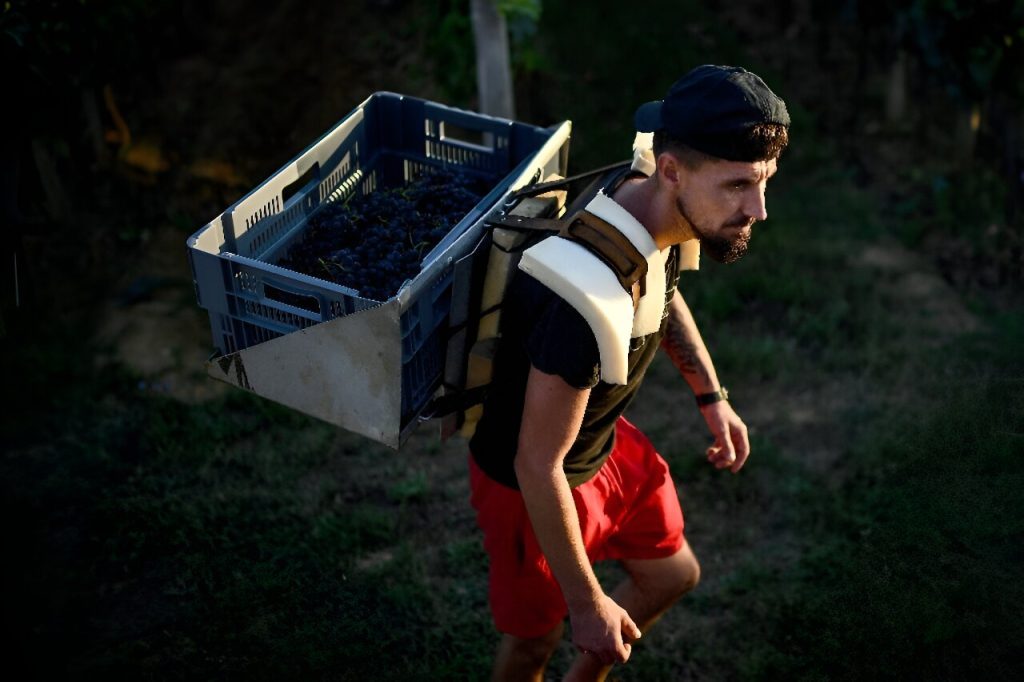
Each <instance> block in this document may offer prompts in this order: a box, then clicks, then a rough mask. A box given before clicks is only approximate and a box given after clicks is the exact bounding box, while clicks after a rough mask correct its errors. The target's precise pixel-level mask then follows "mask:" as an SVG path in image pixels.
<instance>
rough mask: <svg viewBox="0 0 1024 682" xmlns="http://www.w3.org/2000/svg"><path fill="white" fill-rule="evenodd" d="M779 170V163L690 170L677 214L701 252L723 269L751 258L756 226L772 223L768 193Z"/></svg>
mask: <svg viewBox="0 0 1024 682" xmlns="http://www.w3.org/2000/svg"><path fill="white" fill-rule="evenodd" d="M777 169H778V163H777V160H776V159H769V160H768V161H755V162H752V163H748V162H744V161H724V160H719V159H715V160H711V161H706V162H704V163H702V164H701V165H700V166H698V167H697V168H695V169H692V170H690V169H687V171H686V173H685V174H686V180H685V182H683V183H682V184H681V185H680V188H679V193H678V194H677V195H676V209H677V210H678V211H679V214H680V215H681V216H682V217H683V218H684V219H685V220H686V221H687V222H688V223H689V224H690V226H691V227H692V228H693V231H694V232H695V233H696V235H697V237H698V239H700V245H701V250H702V251H704V252H705V253H707V254H708V256H710V257H711V258H713V259H714V260H716V261H719V262H720V263H732V262H733V261H736V260H739V259H740V258H741V257H742V256H743V254H744V253H746V252H747V245H748V244H749V243H750V235H751V228H752V226H753V225H754V223H755V222H756V221H758V220H765V219H766V218H767V217H768V211H767V209H766V208H765V199H764V192H765V187H766V185H767V183H768V179H769V178H771V177H772V176H773V175H775V172H776V170H777Z"/></svg>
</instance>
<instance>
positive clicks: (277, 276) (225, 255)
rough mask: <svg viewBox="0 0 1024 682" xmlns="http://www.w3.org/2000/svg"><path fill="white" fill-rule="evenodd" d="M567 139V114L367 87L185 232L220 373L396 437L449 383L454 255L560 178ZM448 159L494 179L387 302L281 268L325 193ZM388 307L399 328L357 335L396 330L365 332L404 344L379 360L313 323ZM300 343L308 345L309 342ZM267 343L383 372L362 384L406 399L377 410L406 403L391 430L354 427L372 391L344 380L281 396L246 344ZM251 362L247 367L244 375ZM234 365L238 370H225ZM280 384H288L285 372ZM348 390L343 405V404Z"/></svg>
mask: <svg viewBox="0 0 1024 682" xmlns="http://www.w3.org/2000/svg"><path fill="white" fill-rule="evenodd" d="M568 136H569V123H568V122H565V123H563V124H561V125H559V126H554V127H552V128H542V127H538V126H533V125H528V124H525V123H520V122H515V121H509V120H506V119H499V118H495V117H491V116H485V115H482V114H477V113H473V112H469V111H464V110H460V109H455V108H452V107H447V106H444V105H441V104H437V103H434V102H430V101H427V100H423V99H418V98H414V97H408V96H403V95H399V94H395V93H388V92H381V93H375V94H374V95H372V96H370V97H369V98H368V99H366V100H365V101H364V102H363V103H362V104H360V105H359V106H358V107H357V108H356V109H355V110H353V111H352V112H351V113H350V114H349V115H348V116H346V117H345V118H344V119H342V120H341V121H340V122H339V123H338V124H337V125H335V126H334V127H333V128H332V129H331V130H329V131H328V132H327V133H325V134H324V135H323V136H322V137H321V138H320V139H318V140H317V141H315V142H314V143H313V144H311V145H310V146H309V147H307V148H306V149H305V150H304V151H303V152H302V153H301V154H299V155H298V156H297V157H295V158H294V159H293V160H292V161H290V162H289V163H288V164H286V165H285V166H284V167H282V168H281V169H280V170H278V171H277V172H276V173H275V174H274V175H272V176H271V177H270V178H268V179H267V180H266V181H264V182H263V183H262V184H260V185H259V186H258V187H256V188H255V189H254V190H252V191H251V192H249V193H248V194H246V195H245V196H244V197H243V198H242V199H241V200H239V201H238V202H237V203H236V204H234V205H233V206H231V207H230V208H228V209H227V210H226V211H224V213H222V214H221V215H219V216H218V217H217V218H215V219H214V220H213V221H211V222H210V223H209V224H208V225H206V226H204V227H203V228H202V229H200V230H199V231H198V232H196V233H195V234H194V235H193V236H192V237H190V238H189V240H188V253H189V259H190V263H191V266H192V272H193V276H194V280H195V286H196V296H197V299H198V301H199V304H200V306H202V307H203V308H205V309H206V310H207V311H208V312H209V314H210V324H211V332H212V336H213V344H214V346H215V347H216V349H217V352H216V355H218V356H220V358H218V360H216V361H214V362H213V363H212V364H211V375H213V376H217V377H218V378H222V379H225V380H229V381H231V382H232V383H236V384H238V385H240V386H243V387H244V388H248V389H249V390H253V391H255V392H257V393H260V394H261V395H265V396H266V397H269V398H271V399H275V400H278V401H279V402H284V403H285V404H291V405H292V406H294V407H296V408H297V409H300V410H303V411H306V412H308V413H310V414H316V416H320V417H323V418H325V419H327V420H328V421H331V422H332V423H336V424H339V425H341V426H345V427H346V428H350V429H351V430H354V431H358V432H360V433H366V432H367V431H369V433H366V435H370V436H372V437H374V438H376V439H377V440H381V441H382V442H389V443H390V444H392V445H395V446H397V444H398V441H400V440H401V439H402V438H404V434H405V433H406V432H407V430H408V427H409V426H410V424H411V423H412V422H413V421H414V419H415V417H416V416H417V415H418V413H419V412H420V411H422V408H423V407H424V405H425V404H426V403H427V401H428V400H429V399H430V397H431V396H432V395H433V393H434V392H435V390H436V388H437V386H438V384H439V383H440V380H441V373H442V371H443V365H444V356H445V342H446V333H447V329H446V326H447V325H446V323H447V319H448V311H449V308H450V305H451V299H452V296H451V294H452V291H451V289H452V279H453V277H452V271H453V264H454V262H455V261H456V260H457V259H458V258H460V257H461V256H462V255H463V252H464V251H465V250H466V248H468V247H469V246H470V245H471V244H470V243H471V242H472V241H473V240H472V239H471V238H466V235H467V232H470V231H471V230H473V229H474V228H475V227H477V226H479V225H480V224H481V223H482V221H483V219H484V217H485V216H486V215H487V214H488V213H490V212H491V211H493V210H495V208H496V207H497V206H498V205H499V204H500V203H501V201H502V199H503V198H504V197H505V196H506V195H507V194H508V193H509V192H510V191H511V190H512V189H514V188H515V187H519V186H522V185H524V184H526V183H528V182H531V181H533V180H535V179H537V178H538V177H540V176H546V175H548V174H551V173H560V174H564V173H565V166H566V163H567V158H568ZM446 167H447V168H451V167H455V168H457V169H458V170H460V171H461V172H464V173H470V174H475V175H477V176H479V177H481V178H484V179H486V180H488V181H489V182H491V183H492V189H491V191H490V192H489V193H488V194H487V195H486V196H485V197H484V198H483V199H482V200H481V201H480V202H479V203H478V204H477V205H476V206H475V207H474V208H473V209H472V210H471V211H470V212H469V213H467V214H466V216H465V217H463V218H462V220H460V221H459V222H458V224H456V225H454V226H453V227H452V229H451V231H450V232H449V233H448V234H447V235H446V236H445V237H444V238H443V239H442V240H441V242H440V243H439V244H438V245H437V246H436V247H435V248H434V249H433V250H431V252H430V253H428V254H427V255H426V257H425V258H424V259H423V262H422V267H421V270H420V273H419V274H418V275H417V276H416V277H415V278H413V279H411V280H408V281H407V282H406V283H405V284H404V285H403V286H402V287H401V289H400V290H399V291H398V292H397V293H396V295H394V296H393V297H392V298H391V299H389V300H388V301H386V302H380V301H374V300H370V299H367V298H364V297H362V296H360V294H359V291H358V290H355V289H350V288H347V287H344V286H341V285H338V284H335V283H333V282H329V281H326V280H321V279H318V278H315V277H312V276H309V275H305V274H302V273H298V272H295V271H292V270H288V269H285V268H282V267H279V266H277V265H275V264H274V263H275V262H277V261H278V260H279V259H281V258H282V257H283V256H284V255H285V254H286V253H287V251H288V249H289V247H290V246H291V245H292V244H294V243H295V242H296V241H297V240H300V239H301V238H302V236H303V231H304V230H305V229H306V227H307V225H308V224H309V219H310V217H311V216H312V215H313V214H314V213H315V212H316V211H317V210H318V209H319V208H320V207H321V206H323V205H325V204H327V203H328V202H332V201H337V200H341V199H344V198H346V197H348V196H351V195H352V194H354V193H359V194H365V193H368V192H371V191H373V190H375V189H378V188H387V187H394V186H399V185H402V184H405V183H408V182H410V181H412V180H414V179H415V178H417V177H418V176H419V175H420V174H422V173H423V172H425V171H429V170H432V169H437V168H446ZM385 306H387V307H390V308H393V309H394V310H384V311H382V310H377V311H376V312H375V313H373V315H374V316H376V317H380V318H381V319H385V318H387V319H388V320H391V318H395V319H394V322H395V324H394V329H391V327H390V326H388V325H387V324H383V325H381V324H377V325H376V326H374V327H373V330H372V331H370V330H367V329H363V328H362V326H363V322H366V321H365V320H364V321H362V322H360V323H356V322H353V323H352V325H350V326H351V331H350V333H349V335H350V336H351V335H360V334H362V335H367V334H371V333H372V334H376V335H378V336H384V337H387V338H376V339H373V338H365V339H362V341H363V343H365V344H371V345H372V344H376V343H380V344H392V336H393V337H394V338H395V339H397V341H396V342H395V343H397V345H398V348H397V349H392V348H390V346H386V347H384V348H382V359H380V360H379V361H368V360H366V358H363V357H359V358H356V357H345V356H344V354H338V353H337V349H336V348H334V349H332V348H331V345H330V344H326V345H325V344H324V342H323V341H318V340H317V339H316V337H317V336H318V335H320V336H324V335H326V334H327V333H328V332H324V333H323V334H320V333H319V332H316V333H314V332H313V331H312V330H313V329H314V328H316V327H318V326H320V325H323V324H324V323H328V322H336V321H338V320H342V319H344V318H348V317H349V316H357V317H358V315H368V314H369V311H371V310H376V309H378V308H381V307H385ZM337 324H338V325H341V326H344V324H343V323H340V322H338V323H337ZM375 324H376V323H375ZM295 332H303V336H302V337H301V338H300V339H299V340H294V339H293V340H291V341H288V342H283V341H281V339H282V337H290V336H293V335H294V333H295ZM330 333H338V332H330ZM324 338H326V336H324ZM348 340H349V339H348V338H347V337H345V341H346V342H347V341H348ZM304 341H308V343H307V345H308V346H309V348H307V349H306V350H304V346H303V345H302V343H303V342H304ZM268 344H274V345H273V349H274V350H275V352H276V355H274V356H273V357H275V358H276V360H275V362H278V363H281V364H282V366H287V367H290V368H291V370H290V371H293V372H300V371H302V367H305V365H303V364H302V363H301V362H300V363H296V359H295V358H294V357H292V356H293V355H295V354H302V353H313V354H314V355H315V354H317V353H319V354H320V355H326V356H329V357H311V358H309V360H308V363H307V364H309V365H311V366H318V367H320V370H319V371H321V372H324V371H327V372H332V371H335V369H336V367H335V366H334V365H330V366H327V363H341V364H342V365H345V366H346V368H347V370H348V374H345V376H346V377H351V378H352V379H353V380H360V379H361V378H362V376H361V374H360V373H362V372H370V373H373V374H375V376H377V379H376V380H375V381H373V382H371V384H370V385H369V388H367V387H364V393H368V392H370V391H371V390H374V389H376V388H378V387H379V388H380V390H381V391H385V392H390V394H397V395H398V396H400V400H394V398H395V396H394V395H390V394H389V395H388V396H386V397H387V399H386V400H384V399H382V406H381V411H382V413H387V414H386V416H385V417H384V418H383V419H385V420H391V417H392V415H391V414H390V413H389V410H391V409H392V407H393V408H394V409H396V410H398V411H399V412H400V415H399V416H398V418H397V419H394V420H393V421H394V422H395V424H394V428H391V426H390V421H389V423H388V426H387V427H386V428H385V427H381V426H380V425H374V426H371V427H368V428H366V429H362V428H360V424H359V423H356V422H359V421H367V419H368V417H367V415H366V414H365V410H364V409H363V408H365V403H366V401H367V400H369V398H367V397H365V396H364V397H362V399H361V398H360V396H358V395H352V396H346V395H344V394H345V391H346V390H348V388H349V387H346V386H341V387H339V386H337V385H322V386H318V387H317V388H316V389H312V388H311V389H310V390H320V391H330V392H331V393H332V395H328V396H326V397H325V399H324V400H325V402H327V403H330V407H329V408H324V409H320V408H317V409H312V408H308V407H305V406H304V405H301V404H299V403H301V402H303V400H304V399H303V398H301V397H294V396H290V397H288V399H281V398H280V397H276V396H275V393H276V392H278V391H277V389H276V388H273V387H271V386H270V384H269V383H264V382H269V381H271V379H270V378H269V376H267V377H266V378H261V379H259V380H256V379H255V377H257V376H260V377H263V376H264V375H267V374H268V372H269V371H270V370H269V369H268V368H266V367H262V366H261V365H262V364H263V363H264V361H262V360H260V361H257V362H256V363H255V364H254V362H253V358H256V357H260V358H262V357H264V356H265V355H267V353H268V352H269V350H268V351H267V352H264V351H263V350H261V351H259V352H255V351H253V352H248V353H247V350H248V349H252V348H253V347H255V346H261V345H268ZM335 345H342V344H341V343H340V342H335ZM247 358H248V359H247ZM396 358H398V360H397V361H396ZM243 365H244V371H239V370H240V368H242V367H243ZM392 365H400V366H396V367H392ZM225 367H230V368H231V370H230V372H229V371H228V370H226V369H223V368H225ZM286 371H287V370H286ZM310 371H316V370H310ZM220 374H224V376H220ZM254 381H255V383H254ZM274 381H277V382H283V381H287V377H279V378H278V379H275V380H274ZM337 383H338V381H337V380H336V381H335V384H337ZM355 383H356V384H359V381H355ZM339 395H340V396H341V398H340V402H339V400H335V398H337V397H338V396H339ZM352 401H360V405H359V408H360V410H355V411H357V412H361V414H359V415H357V416H356V417H351V415H345V414H340V413H343V412H345V410H346V409H349V403H350V402H352ZM384 403H386V405H385V404H384ZM354 407H355V406H352V408H353V409H354ZM350 411H352V410H350ZM318 412H319V413H318ZM324 412H327V414H324ZM393 434H400V435H394V437H392V435H393ZM392 441H394V442H392Z"/></svg>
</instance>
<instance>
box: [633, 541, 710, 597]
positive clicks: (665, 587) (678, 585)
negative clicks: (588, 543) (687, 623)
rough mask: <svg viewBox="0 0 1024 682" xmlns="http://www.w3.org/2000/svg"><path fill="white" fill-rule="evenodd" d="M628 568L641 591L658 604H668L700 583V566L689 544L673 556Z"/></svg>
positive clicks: (643, 562)
mask: <svg viewBox="0 0 1024 682" xmlns="http://www.w3.org/2000/svg"><path fill="white" fill-rule="evenodd" d="M626 568H627V570H628V571H629V573H630V577H631V578H632V579H633V581H634V583H635V584H636V585H637V587H638V588H640V589H641V590H642V591H644V592H646V593H647V594H650V595H651V596H652V597H655V598H657V599H658V600H659V601H665V602H669V603H671V602H673V601H675V600H676V599H678V598H679V597H681V596H683V595H684V594H686V593H687V592H689V591H690V590H692V589H693V588H695V587H696V586H697V583H698V582H700V564H699V563H698V562H697V557H695V556H694V555H693V551H692V550H691V549H690V546H689V545H688V544H684V545H683V547H682V549H680V550H679V551H678V552H676V553H675V554H673V555H672V556H670V557H666V558H664V559H655V560H651V561H638V562H629V563H627V566H626Z"/></svg>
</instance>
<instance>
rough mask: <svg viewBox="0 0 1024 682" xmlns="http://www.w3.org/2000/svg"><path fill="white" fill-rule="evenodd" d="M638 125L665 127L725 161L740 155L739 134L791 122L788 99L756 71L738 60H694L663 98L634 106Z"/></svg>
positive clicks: (649, 128) (647, 130)
mask: <svg viewBox="0 0 1024 682" xmlns="http://www.w3.org/2000/svg"><path fill="white" fill-rule="evenodd" d="M634 121H635V123H636V129H637V130H638V131H640V132H643V133H650V132H656V131H658V130H664V131H665V132H667V133H668V134H669V135H671V136H672V137H674V138H676V139H678V140H679V141H681V142H683V143H684V144H686V145H688V146H690V147H693V148H694V149H696V150H698V151H701V152H704V153H705V154H710V155H711V156H715V157H718V158H720V159H726V160H728V161H754V160H755V159H748V158H739V157H740V156H742V152H738V151H737V150H736V142H735V141H736V138H737V136H738V134H741V133H743V132H744V131H745V130H747V129H749V128H751V127H753V126H754V125H756V124H758V123H776V124H779V125H782V126H786V127H787V128H788V127H789V112H788V111H786V103H785V102H783V101H782V100H781V99H780V98H779V97H778V96H777V95H776V94H775V93H774V92H772V91H771V90H770V89H769V88H768V86H767V85H765V84H764V81H763V80H761V79H760V78H759V77H758V76H757V75H755V74H753V73H750V72H749V71H747V70H746V69H742V68H740V67H738V66H715V65H713V64H705V65H703V66H698V67H697V68H695V69H693V70H692V71H690V72H689V73H688V74H686V75H685V76H683V77H682V78H680V79H679V80H678V81H676V82H675V84H674V85H673V86H672V88H671V89H670V90H669V91H668V94H667V95H665V99H662V100H657V101H654V102H648V103H647V104H643V105H641V106H640V108H639V109H637V110H636V116H635V117H634Z"/></svg>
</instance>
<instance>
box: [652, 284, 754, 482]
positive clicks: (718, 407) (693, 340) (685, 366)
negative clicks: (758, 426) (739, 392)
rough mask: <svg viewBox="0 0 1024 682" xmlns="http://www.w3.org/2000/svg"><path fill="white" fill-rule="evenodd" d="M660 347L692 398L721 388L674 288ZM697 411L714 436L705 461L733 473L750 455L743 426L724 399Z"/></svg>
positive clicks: (683, 303) (697, 333) (694, 325)
mask: <svg viewBox="0 0 1024 682" xmlns="http://www.w3.org/2000/svg"><path fill="white" fill-rule="evenodd" d="M661 346H662V348H664V349H665V352H666V353H667V354H668V356H669V357H670V358H671V359H672V364H674V365H675V366H676V368H678V369H679V372H680V373H681V374H682V375H683V378H684V379H686V383H688V384H689V385H690V388H691V389H692V390H693V393H694V395H700V394H702V393H712V392H714V391H717V390H718V389H720V388H721V387H722V385H721V384H720V383H719V382H718V375H717V374H715V366H714V364H712V362H711V355H710V353H708V349H707V347H706V346H705V345H704V340H703V339H702V338H701V336H700V332H699V331H698V330H697V323H696V321H695V320H694V319H693V314H692V313H691V312H690V308H689V306H687V305H686V301H684V300H683V296H682V294H680V293H679V290H678V289H677V290H676V292H675V295H674V296H673V297H672V302H671V303H670V304H669V311H668V324H667V325H666V331H665V337H664V338H663V339H662V341H661ZM700 412H701V414H702V415H704V421H706V422H707V424H708V428H709V429H710V430H711V435H713V436H714V437H715V443H714V444H713V445H712V446H711V447H709V448H708V450H707V455H708V461H710V462H711V463H713V464H714V465H715V467H717V468H719V469H724V468H725V467H729V470H730V471H732V472H733V473H736V472H737V471H739V470H740V468H741V467H742V466H743V464H744V462H746V461H747V457H748V456H749V455H750V441H749V439H748V436H747V426H746V424H744V423H743V420H742V419H740V418H739V416H738V415H737V414H736V412H734V411H733V409H732V406H731V405H729V402H728V401H726V400H722V401H719V402H717V403H712V404H710V405H705V406H703V407H701V408H700Z"/></svg>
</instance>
